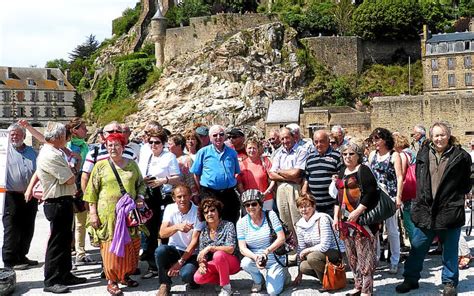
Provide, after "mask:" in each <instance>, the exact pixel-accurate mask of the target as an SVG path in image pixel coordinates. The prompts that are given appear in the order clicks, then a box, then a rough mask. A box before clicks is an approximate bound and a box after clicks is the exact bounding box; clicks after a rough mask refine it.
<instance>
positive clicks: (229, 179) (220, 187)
mask: <svg viewBox="0 0 474 296" xmlns="http://www.w3.org/2000/svg"><path fill="white" fill-rule="evenodd" d="M209 135H210V140H211V144H212V145H208V146H206V147H204V148H201V149H200V150H199V151H198V152H197V154H196V160H195V161H194V164H193V166H192V167H191V173H193V174H194V176H195V178H196V183H197V184H199V190H200V192H201V196H202V197H207V196H214V197H216V198H217V199H218V200H220V201H221V202H222V203H223V204H224V209H223V214H222V219H224V220H227V221H231V222H233V223H234V224H235V223H236V222H237V220H238V219H239V216H240V214H239V210H240V201H239V198H238V196H237V192H236V191H235V186H236V185H237V179H236V178H235V176H236V175H237V174H239V173H240V167H239V162H238V159H237V152H235V150H234V149H232V148H229V147H227V146H226V145H224V140H225V133H224V127H222V126H220V125H214V126H212V127H211V128H210V129H209Z"/></svg>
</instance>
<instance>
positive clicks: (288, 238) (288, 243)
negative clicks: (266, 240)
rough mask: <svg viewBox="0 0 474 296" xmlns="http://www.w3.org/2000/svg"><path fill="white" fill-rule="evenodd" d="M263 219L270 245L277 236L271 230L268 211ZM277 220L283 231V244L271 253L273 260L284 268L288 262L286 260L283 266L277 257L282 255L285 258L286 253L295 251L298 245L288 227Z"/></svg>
mask: <svg viewBox="0 0 474 296" xmlns="http://www.w3.org/2000/svg"><path fill="white" fill-rule="evenodd" d="M265 217H266V219H267V221H268V227H269V228H270V243H273V242H274V241H275V240H276V239H277V234H276V232H275V230H274V229H273V225H272V221H271V220H270V214H269V211H265ZM277 217H278V216H277ZM278 220H280V223H281V227H282V229H283V232H284V233H285V242H284V243H283V244H282V245H281V246H280V247H278V249H276V250H275V251H273V254H275V259H276V261H277V262H278V264H280V265H281V266H283V267H285V266H287V264H288V260H286V262H287V264H286V265H285V264H283V263H282V262H281V261H280V260H279V259H278V256H284V255H285V256H287V255H288V253H290V252H293V251H294V250H296V246H297V245H298V243H297V241H296V237H295V234H294V233H293V231H291V230H290V229H289V228H288V225H286V224H285V223H283V221H281V219H280V217H278Z"/></svg>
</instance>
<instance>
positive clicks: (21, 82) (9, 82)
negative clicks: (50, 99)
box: [0, 66, 75, 91]
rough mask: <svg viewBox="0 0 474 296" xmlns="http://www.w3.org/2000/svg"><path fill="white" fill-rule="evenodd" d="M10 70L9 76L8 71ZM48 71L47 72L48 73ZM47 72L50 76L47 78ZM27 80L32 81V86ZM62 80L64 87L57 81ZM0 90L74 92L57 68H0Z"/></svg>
mask: <svg viewBox="0 0 474 296" xmlns="http://www.w3.org/2000/svg"><path fill="white" fill-rule="evenodd" d="M9 68H10V69H11V76H10V77H9V75H8V69H9ZM48 70H49V71H48ZM48 72H49V73H50V76H49V77H47V76H48ZM28 79H33V81H34V84H33V85H29V84H28ZM59 80H63V81H64V86H62V85H59V83H58V81H59ZM0 89H18V90H28V89H36V90H57V91H74V90H75V89H74V87H73V86H72V84H71V83H70V82H69V81H67V79H66V76H65V75H64V74H63V72H61V70H60V69H58V68H21V67H1V66H0Z"/></svg>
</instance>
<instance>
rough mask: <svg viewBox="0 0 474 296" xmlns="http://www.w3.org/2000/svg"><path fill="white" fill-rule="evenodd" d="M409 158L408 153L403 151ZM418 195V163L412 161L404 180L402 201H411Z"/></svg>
mask: <svg viewBox="0 0 474 296" xmlns="http://www.w3.org/2000/svg"><path fill="white" fill-rule="evenodd" d="M403 153H404V154H405V156H406V157H407V158H408V159H410V158H409V155H408V153H406V152H403ZM415 197H416V163H411V164H410V165H409V166H408V168H407V171H406V174H405V179H404V180H403V190H402V201H409V200H412V199H415Z"/></svg>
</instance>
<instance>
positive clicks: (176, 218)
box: [155, 184, 204, 296]
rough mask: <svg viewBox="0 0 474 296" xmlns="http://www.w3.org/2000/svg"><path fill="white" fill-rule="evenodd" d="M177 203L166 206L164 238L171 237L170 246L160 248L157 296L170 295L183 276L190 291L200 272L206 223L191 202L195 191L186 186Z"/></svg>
mask: <svg viewBox="0 0 474 296" xmlns="http://www.w3.org/2000/svg"><path fill="white" fill-rule="evenodd" d="M173 199H174V201H175V203H173V204H170V205H168V206H167V207H166V209H165V213H164V215H163V222H162V224H161V228H160V237H161V238H169V242H168V245H161V246H159V247H158V248H156V251H155V260H156V264H157V266H158V275H159V282H160V289H159V291H158V294H157V295H161V296H165V295H170V290H171V277H174V276H181V278H182V280H183V282H185V283H188V284H189V286H190V288H196V287H198V285H197V284H196V283H195V282H194V278H193V277H194V273H195V272H196V270H197V269H198V264H197V261H196V257H197V254H196V247H197V246H198V243H199V234H200V233H201V231H202V229H203V228H204V222H201V221H199V218H198V207H197V206H195V205H194V204H193V203H192V202H191V189H190V188H189V187H188V186H187V185H184V184H180V185H177V186H176V188H175V189H174V190H173Z"/></svg>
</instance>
